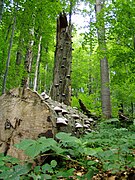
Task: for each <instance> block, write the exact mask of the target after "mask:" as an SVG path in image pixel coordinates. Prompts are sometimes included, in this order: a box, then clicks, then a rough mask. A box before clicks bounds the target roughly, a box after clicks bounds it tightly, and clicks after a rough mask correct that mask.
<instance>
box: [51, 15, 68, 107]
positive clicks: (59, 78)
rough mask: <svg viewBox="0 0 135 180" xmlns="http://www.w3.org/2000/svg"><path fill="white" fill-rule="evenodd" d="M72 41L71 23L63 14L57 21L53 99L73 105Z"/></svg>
mask: <svg viewBox="0 0 135 180" xmlns="http://www.w3.org/2000/svg"><path fill="white" fill-rule="evenodd" d="M71 61H72V41H71V23H70V24H69V25H68V22H67V17H66V14H65V13H64V12H63V13H61V14H60V16H59V18H58V19H57V36H56V50H55V62H54V72H53V85H52V89H51V98H52V99H53V100H55V101H59V102H63V103H65V104H66V105H70V104H71V63H72V62H71Z"/></svg>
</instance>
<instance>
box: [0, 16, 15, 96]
mask: <svg viewBox="0 0 135 180" xmlns="http://www.w3.org/2000/svg"><path fill="white" fill-rule="evenodd" d="M15 24H16V17H14V20H13V25H12V33H11V38H10V42H9V48H8V57H7V62H6V70H5V74H4V79H3V87H2V94H4V93H5V91H6V82H7V76H8V70H9V64H10V56H11V49H12V44H13V37H14V31H15Z"/></svg>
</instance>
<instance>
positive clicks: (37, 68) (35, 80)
mask: <svg viewBox="0 0 135 180" xmlns="http://www.w3.org/2000/svg"><path fill="white" fill-rule="evenodd" d="M41 40H42V36H40V39H39V44H38V55H37V62H36V70H35V78H34V88H33V89H34V91H37V80H38V70H39V62H40V53H41Z"/></svg>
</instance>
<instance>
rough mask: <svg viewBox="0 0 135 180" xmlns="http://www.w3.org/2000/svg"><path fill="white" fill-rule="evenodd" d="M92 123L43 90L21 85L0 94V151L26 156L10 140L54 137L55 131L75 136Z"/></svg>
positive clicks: (14, 142) (14, 155)
mask: <svg viewBox="0 0 135 180" xmlns="http://www.w3.org/2000/svg"><path fill="white" fill-rule="evenodd" d="M93 123H94V120H93V121H92V120H91V119H89V118H88V117H87V116H85V115H84V114H82V113H81V112H79V111H78V110H77V109H75V108H72V107H70V106H67V105H65V104H63V103H59V102H57V101H53V100H52V99H50V98H49V96H47V95H46V94H45V93H42V94H41V95H40V94H38V93H37V92H35V91H32V90H30V89H29V88H27V89H22V88H17V89H13V90H10V91H9V92H8V93H7V94H3V95H2V96H0V152H1V153H4V154H5V155H6V154H8V155H11V156H13V157H17V158H19V159H23V160H24V159H26V158H27V157H26V156H25V155H24V154H23V152H22V151H20V150H18V149H16V148H15V147H14V144H16V143H19V142H20V141H21V140H23V139H37V138H38V137H41V136H44V137H48V138H50V137H54V136H55V134H56V133H57V132H61V131H63V132H68V133H71V134H73V135H76V136H80V135H82V134H83V133H86V132H90V131H91V127H92V125H93Z"/></svg>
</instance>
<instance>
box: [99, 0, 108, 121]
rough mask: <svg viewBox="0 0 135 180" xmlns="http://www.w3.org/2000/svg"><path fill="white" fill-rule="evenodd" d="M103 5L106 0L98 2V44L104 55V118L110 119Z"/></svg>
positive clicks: (102, 93)
mask: <svg viewBox="0 0 135 180" xmlns="http://www.w3.org/2000/svg"><path fill="white" fill-rule="evenodd" d="M103 5H104V0H96V15H97V23H98V27H97V32H98V43H99V50H100V52H101V54H102V58H101V60H100V73H101V103H102V114H103V117H104V118H110V117H111V102H110V88H109V69H108V60H107V58H106V42H105V27H104V20H103V18H104V17H103V16H102V17H101V10H102V7H103ZM101 18H102V19H101Z"/></svg>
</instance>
